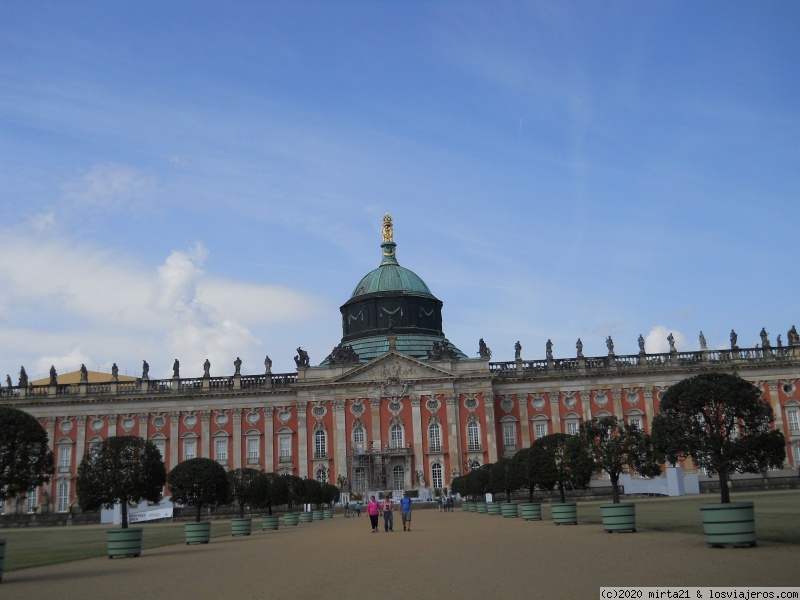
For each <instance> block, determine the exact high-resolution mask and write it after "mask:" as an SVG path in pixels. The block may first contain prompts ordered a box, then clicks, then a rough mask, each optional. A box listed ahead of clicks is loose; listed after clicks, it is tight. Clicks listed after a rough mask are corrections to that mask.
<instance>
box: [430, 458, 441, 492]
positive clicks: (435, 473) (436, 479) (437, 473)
mask: <svg viewBox="0 0 800 600" xmlns="http://www.w3.org/2000/svg"><path fill="white" fill-rule="evenodd" d="M431 481H432V482H433V487H434V488H435V489H439V490H440V489H442V488H443V487H444V485H443V483H442V465H440V464H439V463H436V464H435V465H433V466H432V467H431Z"/></svg>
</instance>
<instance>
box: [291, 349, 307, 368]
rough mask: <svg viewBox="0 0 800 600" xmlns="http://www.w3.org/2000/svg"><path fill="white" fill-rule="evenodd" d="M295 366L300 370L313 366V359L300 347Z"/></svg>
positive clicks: (295, 358)
mask: <svg viewBox="0 0 800 600" xmlns="http://www.w3.org/2000/svg"><path fill="white" fill-rule="evenodd" d="M294 364H295V365H297V368H298V369H299V368H300V367H308V366H310V365H311V359H310V358H309V357H308V352H306V351H305V350H303V349H302V348H300V347H299V346H298V348H297V356H295V357H294Z"/></svg>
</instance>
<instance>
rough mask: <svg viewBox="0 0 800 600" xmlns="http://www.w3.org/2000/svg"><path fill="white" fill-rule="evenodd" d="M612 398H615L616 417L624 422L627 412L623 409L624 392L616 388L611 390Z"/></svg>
mask: <svg viewBox="0 0 800 600" xmlns="http://www.w3.org/2000/svg"><path fill="white" fill-rule="evenodd" d="M611 396H612V397H613V398H614V416H615V417H617V418H618V419H619V420H620V421H622V420H624V419H625V410H624V409H623V408H622V390H621V389H620V388H614V389H613V390H611Z"/></svg>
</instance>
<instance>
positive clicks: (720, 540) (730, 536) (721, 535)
mask: <svg viewBox="0 0 800 600" xmlns="http://www.w3.org/2000/svg"><path fill="white" fill-rule="evenodd" d="M700 512H701V514H702V515H703V531H704V532H705V534H706V543H707V544H708V545H709V546H726V545H734V546H755V545H756V516H755V509H754V507H753V503H752V502H730V503H728V504H721V503H713V504H701V505H700Z"/></svg>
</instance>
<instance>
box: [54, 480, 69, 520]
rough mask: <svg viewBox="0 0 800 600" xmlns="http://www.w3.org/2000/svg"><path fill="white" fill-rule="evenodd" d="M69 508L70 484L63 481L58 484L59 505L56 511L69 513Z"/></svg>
mask: <svg viewBox="0 0 800 600" xmlns="http://www.w3.org/2000/svg"><path fill="white" fill-rule="evenodd" d="M68 508H69V482H68V481H61V482H59V484H58V503H57V508H56V510H57V511H58V512H62V513H63V512H67V509H68Z"/></svg>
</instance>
